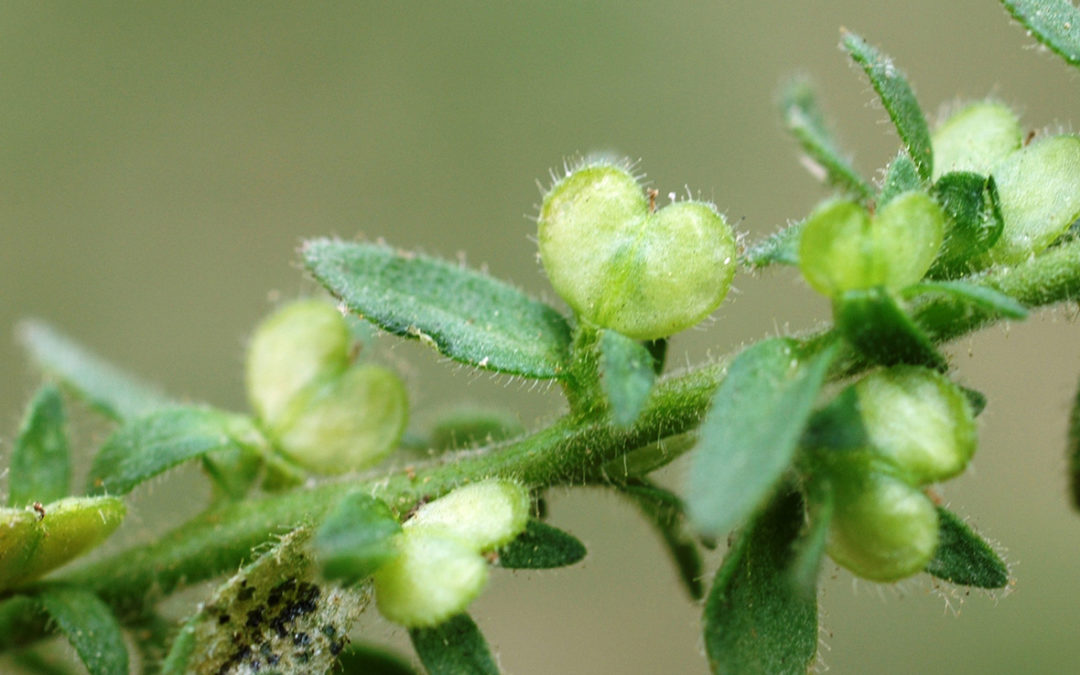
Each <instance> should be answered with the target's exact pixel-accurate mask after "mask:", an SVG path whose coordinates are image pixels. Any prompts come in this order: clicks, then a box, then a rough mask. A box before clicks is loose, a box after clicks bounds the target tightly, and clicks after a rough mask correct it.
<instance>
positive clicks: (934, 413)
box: [855, 366, 976, 485]
mask: <svg viewBox="0 0 1080 675" xmlns="http://www.w3.org/2000/svg"><path fill="white" fill-rule="evenodd" d="M855 393H856V395H857V397H858V401H859V410H860V414H861V416H862V420H863V425H864V426H865V428H866V432H867V434H868V435H869V437H870V442H871V443H872V444H873V446H874V450H875V452H876V453H878V454H879V455H881V456H882V457H884V458H886V459H887V460H888V461H889V462H890V463H891V464H892V465H893V466H895V467H896V469H897V470H898V471H900V472H901V473H902V474H903V475H904V476H906V477H908V478H909V479H910V482H911V483H913V484H916V485H925V484H927V483H933V482H936V481H941V480H946V479H948V478H952V477H954V476H957V475H959V474H960V473H961V472H962V471H963V470H964V467H966V466H967V464H968V461H969V460H970V459H971V456H972V455H973V454H974V453H975V441H976V434H975V415H974V414H973V412H972V410H971V404H970V403H969V401H968V398H967V396H965V395H964V392H963V390H962V389H960V387H958V386H956V385H955V384H953V383H952V382H950V381H949V380H948V379H947V378H945V377H944V376H943V375H941V374H940V373H938V372H936V371H933V370H929V369H927V368H919V367H916V366H897V367H893V368H888V369H886V370H879V371H877V372H875V373H873V374H871V375H868V376H866V377H864V378H863V379H862V380H860V381H859V382H858V383H857V384H856V385H855Z"/></svg>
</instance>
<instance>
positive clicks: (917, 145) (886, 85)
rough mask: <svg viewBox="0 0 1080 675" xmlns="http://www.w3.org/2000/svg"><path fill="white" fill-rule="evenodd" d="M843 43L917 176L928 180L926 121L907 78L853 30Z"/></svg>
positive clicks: (930, 162)
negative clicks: (887, 114) (880, 105)
mask: <svg viewBox="0 0 1080 675" xmlns="http://www.w3.org/2000/svg"><path fill="white" fill-rule="evenodd" d="M843 44H844V48H845V49H846V50H847V51H848V54H850V55H851V58H852V59H853V60H854V61H855V63H857V64H859V66H860V67H861V68H862V69H863V71H864V72H865V73H866V75H867V76H868V77H869V78H870V84H872V85H873V87H874V91H876V92H877V94H878V96H879V97H880V98H881V102H882V104H883V105H884V106H885V110H886V111H888V113H889V117H890V118H891V119H892V122H893V125H894V126H895V127H896V132H897V133H898V134H899V135H900V140H901V141H903V142H904V146H905V147H906V148H907V151H908V155H909V156H910V157H911V159H912V161H913V162H915V167H916V168H917V169H918V171H919V176H920V177H921V178H922V179H923V180H926V181H928V180H930V177H931V175H932V174H933V172H934V149H933V146H932V145H931V144H930V127H929V126H927V124H926V117H925V116H924V115H923V111H922V108H920V107H919V102H918V100H917V99H916V98H915V92H913V91H912V90H911V85H910V84H908V81H907V78H906V77H904V74H903V73H902V72H900V69H899V68H897V67H896V64H895V63H893V60H892V58H890V57H889V56H887V55H885V54H883V53H881V51H879V50H878V49H877V48H876V47H874V46H872V45H871V44H869V43H868V42H866V40H864V39H862V38H861V37H860V36H858V35H856V34H855V33H845V34H844V37H843Z"/></svg>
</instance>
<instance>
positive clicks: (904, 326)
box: [833, 287, 948, 371]
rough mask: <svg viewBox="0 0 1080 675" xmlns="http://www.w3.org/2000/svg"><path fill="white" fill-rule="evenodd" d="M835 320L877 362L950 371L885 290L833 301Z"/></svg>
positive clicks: (851, 294)
mask: <svg viewBox="0 0 1080 675" xmlns="http://www.w3.org/2000/svg"><path fill="white" fill-rule="evenodd" d="M833 320H834V322H835V323H836V328H837V329H838V330H839V331H840V333H841V334H842V335H843V336H844V339H846V340H847V341H848V343H849V344H851V346H852V347H854V348H855V349H856V350H858V351H859V352H860V353H861V354H862V355H863V356H865V357H866V358H867V359H869V360H870V361H872V362H874V363H878V364H881V365H883V366H895V365H898V364H901V363H906V364H910V365H916V366H926V367H928V368H935V369H937V370H941V371H944V370H946V369H947V368H948V362H947V361H946V360H945V357H944V356H942V355H941V353H940V352H938V350H937V348H935V347H934V343H932V342H931V341H930V338H929V337H927V335H926V333H925V332H923V330H922V329H921V328H920V327H919V326H918V325H917V324H916V323H915V322H914V321H912V320H911V317H909V316H908V315H907V314H906V313H905V312H904V310H903V309H902V308H901V307H900V306H899V305H898V304H897V303H896V300H894V299H893V298H892V296H891V295H890V294H889V292H888V291H886V290H885V289H884V288H880V287H878V288H871V289H867V290H857V291H847V292H846V293H844V294H843V295H841V296H840V297H839V298H837V299H836V300H834V301H833Z"/></svg>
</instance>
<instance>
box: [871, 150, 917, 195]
mask: <svg viewBox="0 0 1080 675" xmlns="http://www.w3.org/2000/svg"><path fill="white" fill-rule="evenodd" d="M922 185H923V181H922V179H921V178H920V177H919V169H918V168H917V167H916V166H915V162H913V161H911V158H910V157H908V155H907V153H906V152H903V151H901V152H900V154H899V155H897V156H896V159H894V160H893V161H892V163H891V164H889V170H888V171H887V172H886V173H885V183H884V184H883V185H882V186H881V192H880V193H878V198H877V207H878V208H879V209H880V208H881V207H883V206H885V205H886V204H888V203H889V202H891V201H892V200H893V197H896V196H897V195H901V194H903V193H905V192H908V191H910V190H918V189H919V188H921V187H922Z"/></svg>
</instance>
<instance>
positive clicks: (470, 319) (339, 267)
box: [302, 239, 570, 378]
mask: <svg viewBox="0 0 1080 675" xmlns="http://www.w3.org/2000/svg"><path fill="white" fill-rule="evenodd" d="M302 254H303V256H304V262H305V264H306V265H307V268H308V269H309V270H310V271H311V273H312V274H314V275H315V278H316V279H318V280H319V282H321V283H322V284H323V285H324V286H325V287H326V288H327V289H328V290H329V291H330V292H331V293H332V294H334V295H335V296H336V297H338V298H340V299H341V300H342V301H343V302H344V303H345V305H346V306H347V307H348V308H349V310H351V311H353V312H355V313H357V314H360V315H361V316H363V317H365V318H367V319H368V320H370V321H372V322H374V323H376V324H378V325H379V326H380V327H382V328H383V329H385V330H387V331H389V332H391V333H394V334H395V335H402V336H407V337H413V338H418V339H420V340H421V341H422V342H425V343H428V344H430V345H431V346H433V347H435V348H436V349H438V350H439V352H441V353H443V354H445V355H447V356H449V357H450V358H452V359H454V360H456V361H461V362H462V363H467V364H469V365H473V366H476V367H478V368H487V369H489V370H495V371H499V372H505V373H513V374H516V375H523V376H525V377H535V378H553V377H560V376H562V375H563V373H564V371H565V368H566V365H567V359H568V357H567V348H568V346H569V344H570V328H569V326H568V325H567V323H566V320H565V319H564V318H563V317H562V315H560V314H559V313H558V312H556V311H555V310H554V309H552V308H551V307H549V306H547V305H545V304H543V303H541V302H538V301H536V300H533V299H531V298H529V297H528V296H526V295H525V294H524V293H522V292H521V291H519V290H518V289H516V288H514V287H512V286H509V285H507V284H504V283H503V282H501V281H497V280H495V279H493V278H491V277H489V276H487V275H485V274H481V273H480V272H475V271H473V270H470V269H467V268H465V267H462V266H460V265H454V264H451V263H448V262H444V261H441V260H436V259H434V258H428V257H425V256H422V255H417V254H406V253H400V252H397V251H395V250H393V249H391V248H390V247H388V246H379V245H375V244H361V243H350V242H343V241H334V240H330V239H315V240H311V241H308V242H306V243H305V244H304V247H303V251H302Z"/></svg>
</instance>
